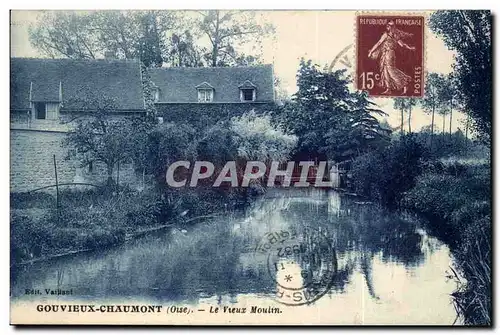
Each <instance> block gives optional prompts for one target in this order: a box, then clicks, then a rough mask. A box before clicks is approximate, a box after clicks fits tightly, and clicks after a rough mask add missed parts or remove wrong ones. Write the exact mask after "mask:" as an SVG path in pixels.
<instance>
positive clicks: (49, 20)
mask: <svg viewBox="0 0 500 335" xmlns="http://www.w3.org/2000/svg"><path fill="white" fill-rule="evenodd" d="M93 25H94V21H93V16H92V15H81V14H77V13H76V12H56V13H54V12H46V13H45V14H43V15H42V16H41V17H40V18H39V20H38V22H37V23H36V25H32V26H30V27H29V36H30V42H31V44H32V45H33V47H35V48H36V49H38V50H40V51H41V52H42V53H43V54H45V55H46V56H49V57H51V58H56V57H61V56H63V57H68V58H74V59H93V58H97V57H98V56H99V55H100V54H102V52H103V51H104V50H103V48H102V45H101V44H100V43H99V40H98V37H97V32H96V31H94V30H93V29H92V28H91V27H92V26H93Z"/></svg>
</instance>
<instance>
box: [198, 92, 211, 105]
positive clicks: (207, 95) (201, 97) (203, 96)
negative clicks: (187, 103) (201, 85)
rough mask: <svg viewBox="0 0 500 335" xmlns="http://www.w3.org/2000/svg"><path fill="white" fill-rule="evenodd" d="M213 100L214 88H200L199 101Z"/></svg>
mask: <svg viewBox="0 0 500 335" xmlns="http://www.w3.org/2000/svg"><path fill="white" fill-rule="evenodd" d="M213 100H214V90H213V89H198V102H212V101H213Z"/></svg>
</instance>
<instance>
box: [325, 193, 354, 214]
mask: <svg viewBox="0 0 500 335" xmlns="http://www.w3.org/2000/svg"><path fill="white" fill-rule="evenodd" d="M342 207H346V206H345V205H344V206H342V197H341V195H340V192H337V191H330V192H328V213H329V214H333V215H336V216H337V217H339V216H346V215H349V214H350V212H351V211H350V209H349V208H342Z"/></svg>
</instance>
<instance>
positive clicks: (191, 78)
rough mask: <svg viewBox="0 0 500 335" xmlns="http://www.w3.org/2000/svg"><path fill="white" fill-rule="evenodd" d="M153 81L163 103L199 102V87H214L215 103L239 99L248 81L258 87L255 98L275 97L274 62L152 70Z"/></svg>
mask: <svg viewBox="0 0 500 335" xmlns="http://www.w3.org/2000/svg"><path fill="white" fill-rule="evenodd" d="M149 73H150V75H151V80H152V81H153V82H154V84H155V85H156V86H157V87H158V88H159V89H160V100H159V101H160V102H197V101H198V95H197V94H198V93H197V86H198V85H200V84H202V83H206V84H208V85H210V86H211V87H213V88H214V99H213V102H219V103H231V102H240V89H239V86H240V85H242V84H244V83H245V82H246V81H249V82H251V83H252V84H253V85H255V87H256V93H257V94H256V101H261V102H269V101H273V100H274V82H273V81H274V79H273V68H272V66H271V65H262V66H238V67H196V68H195V67H191V68H157V69H149Z"/></svg>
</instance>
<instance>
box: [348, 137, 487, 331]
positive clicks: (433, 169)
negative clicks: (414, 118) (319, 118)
mask: <svg viewBox="0 0 500 335" xmlns="http://www.w3.org/2000/svg"><path fill="white" fill-rule="evenodd" d="M447 140H448V141H449V142H446V141H447ZM451 140H454V139H453V138H452V139H451ZM451 140H449V139H447V138H446V137H445V136H442V138H441V137H437V138H436V139H435V142H437V143H439V145H441V146H443V147H446V148H447V150H442V151H441V154H440V155H438V154H437V151H436V149H435V148H434V147H433V148H432V150H431V148H430V147H429V145H428V142H427V141H425V137H423V136H419V135H414V136H404V137H403V138H398V139H393V141H392V142H391V144H390V145H389V146H388V147H386V148H383V149H381V150H379V151H375V152H371V153H368V154H366V155H363V156H360V157H359V158H357V159H356V160H355V161H354V162H353V164H352V165H353V169H352V176H353V181H352V185H353V189H354V191H355V192H357V193H358V194H362V195H364V196H367V197H370V198H372V199H376V200H378V201H380V202H381V203H383V204H384V205H386V206H387V207H391V208H394V209H409V210H412V211H413V212H415V213H418V214H419V215H420V216H422V217H424V218H426V219H427V220H426V221H427V223H428V229H429V231H430V232H431V233H432V234H433V235H435V236H437V237H438V238H440V239H441V240H442V241H444V242H445V243H447V244H448V245H449V246H450V250H451V252H452V254H453V257H454V261H455V267H454V269H453V271H452V272H453V273H454V276H455V280H456V281H457V284H458V289H457V290H456V292H455V293H454V294H453V298H454V303H455V307H456V309H457V312H458V314H459V315H460V316H461V317H462V318H463V321H464V323H465V324H469V325H490V324H491V250H492V245H491V236H492V235H491V198H492V194H491V167H490V163H489V158H488V157H487V156H485V157H474V156H472V157H471V155H467V152H466V151H464V149H463V148H462V147H461V146H459V147H457V148H455V149H454V147H453V142H450V141H451ZM455 143H464V142H463V141H461V142H457V141H455ZM473 145H474V144H473V143H469V144H468V148H469V149H470V152H471V153H472V154H477V152H478V150H471V149H472V146H473ZM454 152H455V153H456V154H457V155H456V156H453V153H454ZM482 152H483V153H484V152H486V150H484V148H482ZM483 156H484V155H483ZM443 270H446V269H443Z"/></svg>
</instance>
